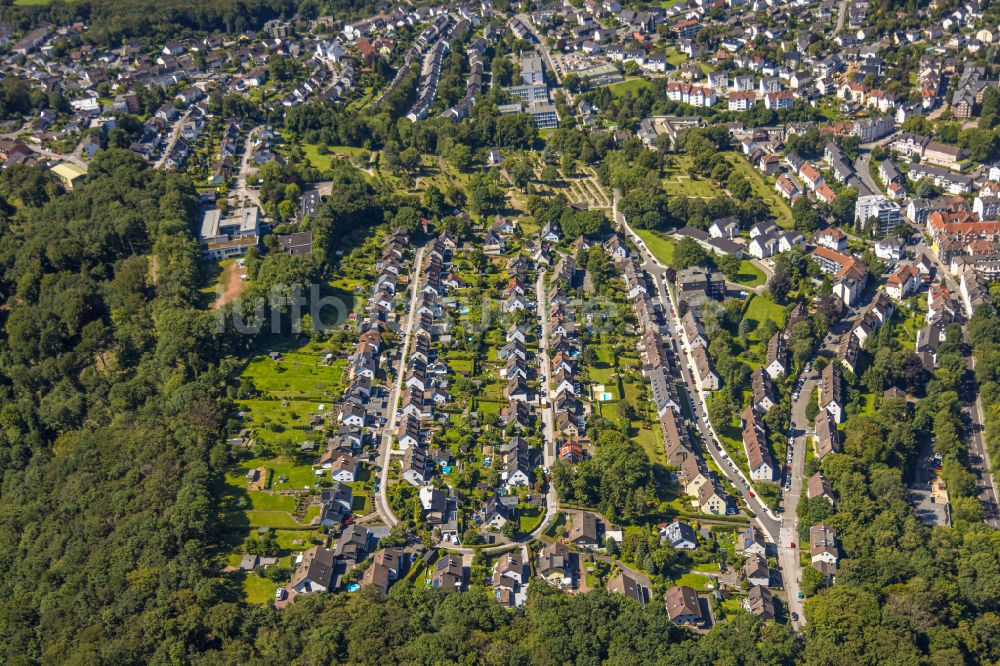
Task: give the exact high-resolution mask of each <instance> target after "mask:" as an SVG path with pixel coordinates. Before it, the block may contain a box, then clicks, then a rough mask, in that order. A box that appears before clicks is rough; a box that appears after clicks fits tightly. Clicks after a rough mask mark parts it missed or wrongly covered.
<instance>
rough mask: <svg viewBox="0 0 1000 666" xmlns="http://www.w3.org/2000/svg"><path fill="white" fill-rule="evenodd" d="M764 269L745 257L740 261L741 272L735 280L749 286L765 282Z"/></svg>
mask: <svg viewBox="0 0 1000 666" xmlns="http://www.w3.org/2000/svg"><path fill="white" fill-rule="evenodd" d="M764 281H765V279H764V271H762V270H760V269H759V268H757V266H756V265H754V263H753V262H752V261H747V260H746V259H744V260H743V261H741V262H740V272H739V274H738V275H737V276H736V280H735V282H739V283H740V284H745V285H747V286H748V287H756V286H758V285H762V284H764Z"/></svg>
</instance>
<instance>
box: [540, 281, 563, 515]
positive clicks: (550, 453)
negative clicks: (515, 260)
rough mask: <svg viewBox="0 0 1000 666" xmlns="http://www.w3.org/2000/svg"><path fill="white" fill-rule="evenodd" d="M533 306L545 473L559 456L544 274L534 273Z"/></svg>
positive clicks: (553, 499)
mask: <svg viewBox="0 0 1000 666" xmlns="http://www.w3.org/2000/svg"><path fill="white" fill-rule="evenodd" d="M535 303H536V304H537V305H536V308H535V309H536V310H537V311H538V320H539V329H538V330H539V334H538V395H539V408H540V409H541V413H542V422H543V424H544V428H545V430H544V435H543V436H544V440H545V447H544V448H543V450H542V459H543V461H544V465H545V469H546V470H548V469H549V468H550V467H551V466H552V464H553V463H555V461H556V460H557V458H558V456H559V452H558V451H556V434H555V430H556V426H555V414H554V411H555V410H554V409H553V407H552V393H551V387H552V364H551V363H550V362H549V336H550V330H549V307H548V295H547V294H546V291H545V272H544V271H542V270H539V271H538V279H537V280H536V282H535ZM555 495H556V493H555V490H554V489H550V491H549V497H548V498H547V500H548V501H549V512H550V513H555V511H556V510H557V509H558V506H559V505H558V501H557V500H556V497H555Z"/></svg>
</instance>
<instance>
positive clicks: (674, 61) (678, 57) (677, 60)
mask: <svg viewBox="0 0 1000 666" xmlns="http://www.w3.org/2000/svg"><path fill="white" fill-rule="evenodd" d="M687 60H688V57H687V54H686V53H681V52H680V51H678V50H677V49H674V48H669V49H667V62H668V63H669V64H671V65H673V66H674V67H677V66H678V65H680V64H681V63H684V62H687Z"/></svg>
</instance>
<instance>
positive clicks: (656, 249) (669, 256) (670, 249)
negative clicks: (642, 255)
mask: <svg viewBox="0 0 1000 666" xmlns="http://www.w3.org/2000/svg"><path fill="white" fill-rule="evenodd" d="M636 233H637V234H639V238H641V239H642V240H643V242H644V243H646V247H648V248H649V251H650V252H652V253H653V256H654V257H656V258H657V259H658V260H659V261H660V263H662V264H665V265H667V266H669V265H670V264H671V263H672V262H673V260H674V241H673V240H671V239H669V238H667V237H665V236H663V235H661V234H660V233H658V232H656V231H650V230H648V229H638V230H637V231H636Z"/></svg>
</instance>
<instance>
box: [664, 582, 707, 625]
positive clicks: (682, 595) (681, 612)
mask: <svg viewBox="0 0 1000 666" xmlns="http://www.w3.org/2000/svg"><path fill="white" fill-rule="evenodd" d="M665 601H666V605H667V615H668V616H669V617H670V621H671V622H673V623H674V624H684V625H695V626H701V625H702V624H704V622H705V617H704V614H703V613H702V610H701V603H700V602H699V600H698V594H697V593H696V592H695V591H694V590H693V589H692V588H690V587H688V586H686V585H675V586H673V587H671V588H670V589H668V590H667V595H666V599H665Z"/></svg>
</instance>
